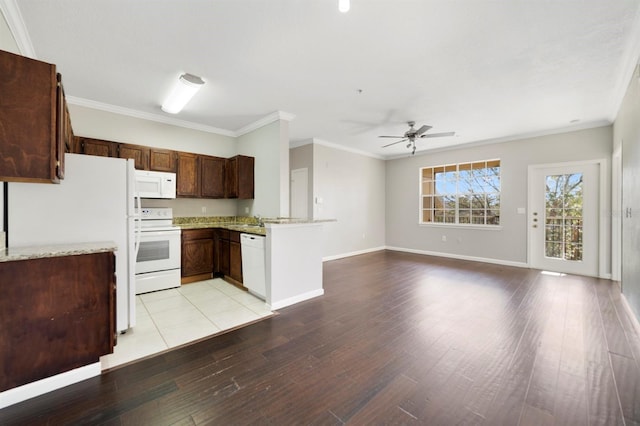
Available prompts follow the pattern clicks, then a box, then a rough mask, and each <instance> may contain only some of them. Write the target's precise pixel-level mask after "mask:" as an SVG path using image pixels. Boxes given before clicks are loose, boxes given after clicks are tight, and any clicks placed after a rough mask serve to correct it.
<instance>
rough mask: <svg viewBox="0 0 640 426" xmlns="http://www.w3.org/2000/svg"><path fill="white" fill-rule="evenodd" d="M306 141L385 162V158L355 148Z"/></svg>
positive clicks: (314, 140)
mask: <svg viewBox="0 0 640 426" xmlns="http://www.w3.org/2000/svg"><path fill="white" fill-rule="evenodd" d="M307 140H308V141H309V143H314V144H318V145H322V146H326V147H328V148H333V149H338V150H340V151H346V152H350V153H352V154H358V155H362V156H365V157H371V158H375V159H376V160H386V158H385V157H383V156H381V155H377V154H373V153H371V152H366V151H362V150H359V149H355V148H350V147H348V146H344V145H339V144H337V143H333V142H329V141H325V140H322V139H318V138H313V139H307ZM302 145H306V144H304V143H303V144H302ZM302 145H299V146H302Z"/></svg>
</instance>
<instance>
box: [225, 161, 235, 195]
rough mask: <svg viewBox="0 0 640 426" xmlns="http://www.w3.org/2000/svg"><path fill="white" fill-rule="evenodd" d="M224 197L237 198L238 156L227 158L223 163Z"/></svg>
mask: <svg viewBox="0 0 640 426" xmlns="http://www.w3.org/2000/svg"><path fill="white" fill-rule="evenodd" d="M224 197H225V198H238V158H237V157H232V158H227V159H226V163H225V177H224Z"/></svg>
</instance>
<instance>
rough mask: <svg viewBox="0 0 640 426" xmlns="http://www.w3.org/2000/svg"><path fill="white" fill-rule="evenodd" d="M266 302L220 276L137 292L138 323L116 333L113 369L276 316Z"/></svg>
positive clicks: (107, 360) (105, 364)
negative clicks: (156, 289)
mask: <svg viewBox="0 0 640 426" xmlns="http://www.w3.org/2000/svg"><path fill="white" fill-rule="evenodd" d="M272 314H273V313H272V312H271V311H270V310H269V308H268V306H267V305H266V303H265V302H264V301H262V300H260V299H258V298H256V297H254V296H252V295H251V294H249V293H247V292H246V291H242V290H240V289H238V288H236V287H234V286H232V285H231V284H228V283H226V282H225V281H223V280H222V279H219V278H217V279H213V280H207V281H200V282H197V283H192V284H185V285H183V286H181V287H180V288H176V289H169V290H162V291H156V292H153V293H146V294H141V295H139V296H136V320H137V321H136V325H135V327H133V328H132V329H131V330H129V331H127V333H125V334H120V335H118V344H117V345H116V347H115V349H114V353H112V354H110V355H106V356H103V357H102V358H100V362H101V364H102V369H103V370H104V369H107V368H112V367H115V366H117V365H121V364H124V363H127V362H130V361H133V360H136V359H139V358H143V357H146V356H149V355H152V354H155V353H158V352H162V351H164V350H166V349H169V348H173V347H176V346H180V345H182V344H185V343H188V342H191V341H194V340H197V339H201V338H203V337H206V336H210V335H212V334H215V333H218V332H220V331H223V330H228V329H230V328H234V327H237V326H239V325H242V324H246V323H248V322H252V321H256V320H258V319H260V318H264V317H267V316H270V315H272Z"/></svg>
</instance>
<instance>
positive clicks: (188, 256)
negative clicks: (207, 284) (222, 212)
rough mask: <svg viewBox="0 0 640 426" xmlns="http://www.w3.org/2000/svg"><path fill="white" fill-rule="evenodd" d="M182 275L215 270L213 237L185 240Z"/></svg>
mask: <svg viewBox="0 0 640 426" xmlns="http://www.w3.org/2000/svg"><path fill="white" fill-rule="evenodd" d="M181 261H182V276H183V277H188V276H191V275H199V274H209V273H212V272H213V239H211V238H209V239H205V240H191V241H183V243H182V259H181Z"/></svg>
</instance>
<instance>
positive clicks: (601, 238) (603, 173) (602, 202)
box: [525, 158, 611, 278]
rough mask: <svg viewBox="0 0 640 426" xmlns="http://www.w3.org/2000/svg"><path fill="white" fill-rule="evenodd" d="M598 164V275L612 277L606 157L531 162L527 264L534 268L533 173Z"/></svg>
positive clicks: (528, 172)
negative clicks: (608, 231)
mask: <svg viewBox="0 0 640 426" xmlns="http://www.w3.org/2000/svg"><path fill="white" fill-rule="evenodd" d="M587 164H588V165H592V164H596V165H597V166H598V181H599V185H598V186H599V187H598V211H597V212H596V213H597V214H596V223H597V224H598V230H597V234H598V245H597V247H596V249H597V250H598V253H597V256H596V257H597V259H598V275H597V276H598V277H600V278H611V273H607V272H606V270H607V249H606V243H607V240H608V239H607V226H606V225H607V224H606V222H607V219H608V216H607V214H606V212H608V211H610V210H611V209H610V208H608V207H607V204H606V200H607V199H608V198H609V192H608V191H607V160H606V159H605V158H599V159H594V160H583V161H567V162H563V163H545V164H530V165H529V167H528V170H527V215H526V221H525V223H526V227H527V266H528V267H530V268H532V267H533V266H532V263H533V262H532V254H531V246H532V244H533V235H532V231H531V226H530V217H529V215H530V213H531V212H532V211H533V210H534V209H535V207H534V206H533V199H532V198H533V185H534V182H533V174H534V172H536V171H538V170H540V169H546V168H552V167H572V166H582V165H587Z"/></svg>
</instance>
